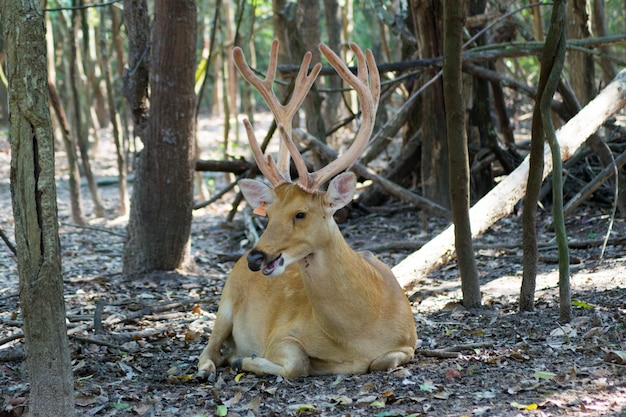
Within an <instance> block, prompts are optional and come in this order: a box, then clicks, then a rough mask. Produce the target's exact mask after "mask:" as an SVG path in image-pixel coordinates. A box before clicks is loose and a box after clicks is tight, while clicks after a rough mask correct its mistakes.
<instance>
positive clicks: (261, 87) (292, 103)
mask: <svg viewBox="0 0 626 417" xmlns="http://www.w3.org/2000/svg"><path fill="white" fill-rule="evenodd" d="M233 61H234V62H235V65H236V66H237V68H238V69H239V71H240V72H241V75H242V76H243V78H244V79H245V80H246V81H247V82H248V83H249V84H250V85H252V86H253V87H254V88H256V89H257V91H258V92H259V93H260V94H261V96H262V97H263V99H264V100H265V102H266V103H267V105H268V107H269V108H270V110H271V111H272V113H273V114H274V118H275V119H276V122H277V123H278V124H282V125H283V126H285V130H286V132H287V134H288V135H289V136H291V123H292V120H293V117H294V115H295V114H296V112H297V111H298V109H299V108H300V106H301V105H302V102H303V101H304V98H305V97H306V95H307V93H308V92H309V90H310V89H311V87H312V86H313V83H314V82H315V79H316V78H317V76H318V74H319V72H320V70H321V69H322V64H320V63H318V64H316V65H315V66H314V67H313V69H312V70H311V72H310V73H309V74H307V72H308V68H309V64H310V63H311V53H310V52H307V53H306V54H305V55H304V58H303V59H302V64H301V65H300V71H299V72H298V76H297V77H296V82H295V85H296V87H295V89H294V91H293V94H292V97H291V99H290V100H289V102H288V103H287V104H285V105H283V104H281V103H280V102H279V100H278V97H276V94H274V91H273V90H272V84H273V83H274V77H275V76H276V66H277V61H278V40H277V39H274V41H273V42H272V49H271V53H270V62H269V67H268V69H267V75H266V76H265V79H263V80H262V79H261V78H259V77H258V76H256V75H255V74H254V72H253V71H252V69H251V68H250V66H249V65H248V63H247V62H246V59H245V57H244V55H243V51H242V50H241V48H239V47H235V48H233ZM248 139H249V140H250V136H249V135H248ZM250 146H252V147H253V148H254V146H255V145H252V143H250ZM256 146H257V147H258V145H256ZM257 163H259V161H258V160H257ZM278 171H279V173H280V175H281V176H282V177H283V178H284V180H285V181H289V180H290V176H289V153H288V152H287V150H286V149H285V147H284V146H283V144H282V141H281V143H280V145H279V151H278ZM268 179H269V178H268Z"/></svg>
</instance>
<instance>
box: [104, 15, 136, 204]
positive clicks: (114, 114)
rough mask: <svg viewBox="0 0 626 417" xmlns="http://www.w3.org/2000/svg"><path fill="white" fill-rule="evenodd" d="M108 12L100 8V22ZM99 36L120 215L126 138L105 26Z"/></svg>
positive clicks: (124, 191)
mask: <svg viewBox="0 0 626 417" xmlns="http://www.w3.org/2000/svg"><path fill="white" fill-rule="evenodd" d="M105 17H106V13H105V9H104V8H102V9H101V10H100V22H101V25H103V24H104V22H105V21H106V19H105ZM98 32H99V33H98V35H99V36H98V37H99V42H98V45H99V48H98V53H99V58H100V69H101V71H102V78H104V85H105V88H106V96H107V100H108V103H107V107H108V110H109V122H110V123H111V126H112V128H113V141H114V142H115V152H116V156H117V172H118V179H119V185H118V186H119V196H120V205H119V215H120V216H125V215H126V214H127V212H128V205H129V201H128V187H127V181H126V176H127V175H126V172H127V166H126V154H125V146H124V138H123V136H122V131H121V119H120V115H119V112H118V111H117V106H116V104H115V91H114V89H113V81H112V80H111V70H110V67H109V56H108V51H107V42H106V41H107V39H106V31H105V30H104V28H102V27H100V28H99V30H98Z"/></svg>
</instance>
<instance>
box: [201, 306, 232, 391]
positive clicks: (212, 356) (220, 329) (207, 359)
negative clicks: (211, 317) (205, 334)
mask: <svg viewBox="0 0 626 417" xmlns="http://www.w3.org/2000/svg"><path fill="white" fill-rule="evenodd" d="M232 332H233V319H232V311H231V309H230V308H229V306H228V305H227V303H223V304H222V305H220V308H219V310H218V311H217V317H216V318H215V325H214V326H213V333H211V337H210V338H209V343H208V345H207V346H206V347H205V348H204V350H203V351H202V354H200V358H199V359H198V373H197V374H196V376H197V377H198V378H201V379H205V378H208V379H209V380H213V379H214V378H215V374H216V370H217V367H218V366H222V365H223V364H224V362H225V361H226V356H225V354H224V352H223V349H227V348H234V346H230V347H229V346H225V344H226V342H227V341H228V340H229V339H232ZM231 342H232V343H233V344H234V341H232V340H231ZM228 350H232V349H228ZM228 353H229V352H226V355H227V354H228Z"/></svg>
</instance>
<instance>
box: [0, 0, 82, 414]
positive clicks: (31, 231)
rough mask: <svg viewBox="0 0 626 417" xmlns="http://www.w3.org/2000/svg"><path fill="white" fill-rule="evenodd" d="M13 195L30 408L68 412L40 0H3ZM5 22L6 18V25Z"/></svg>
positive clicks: (69, 386) (70, 401) (70, 387)
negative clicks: (8, 0)
mask: <svg viewBox="0 0 626 417" xmlns="http://www.w3.org/2000/svg"><path fill="white" fill-rule="evenodd" d="M3 9H4V10H3V13H2V14H3V18H4V22H5V24H4V28H5V29H6V33H5V39H6V41H7V57H8V59H7V62H8V71H7V74H8V83H9V92H10V94H9V97H10V101H9V109H10V131H9V137H10V141H11V195H12V202H13V215H14V217H15V238H16V242H17V248H18V270H19V275H20V305H21V308H22V315H23V321H24V337H25V341H26V348H27V359H26V363H27V367H28V373H29V378H30V398H29V401H28V406H29V415H30V416H32V417H39V416H42V417H49V416H64V417H65V416H73V415H74V382H73V379H72V368H71V362H70V352H69V346H68V339H67V329H66V325H65V303H64V299H63V277H62V271H61V254H60V252H61V249H60V244H59V233H58V217H57V205H56V187H55V182H54V174H55V172H54V138H53V134H52V125H51V118H50V110H49V107H48V85H47V82H48V74H47V69H46V39H45V34H46V29H45V25H44V20H43V14H42V11H41V6H40V2H39V1H37V0H21V1H12V2H6V3H5V4H4V8H3ZM6 22H10V23H9V24H6Z"/></svg>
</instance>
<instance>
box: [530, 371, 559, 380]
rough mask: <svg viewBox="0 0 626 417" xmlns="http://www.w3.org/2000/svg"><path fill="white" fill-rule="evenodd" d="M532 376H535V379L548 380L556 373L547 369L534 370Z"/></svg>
mask: <svg viewBox="0 0 626 417" xmlns="http://www.w3.org/2000/svg"><path fill="white" fill-rule="evenodd" d="M533 376H534V377H535V378H537V379H545V380H550V379H552V378H554V377H555V376H556V374H555V373H552V372H547V371H535V373H534V374H533Z"/></svg>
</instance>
